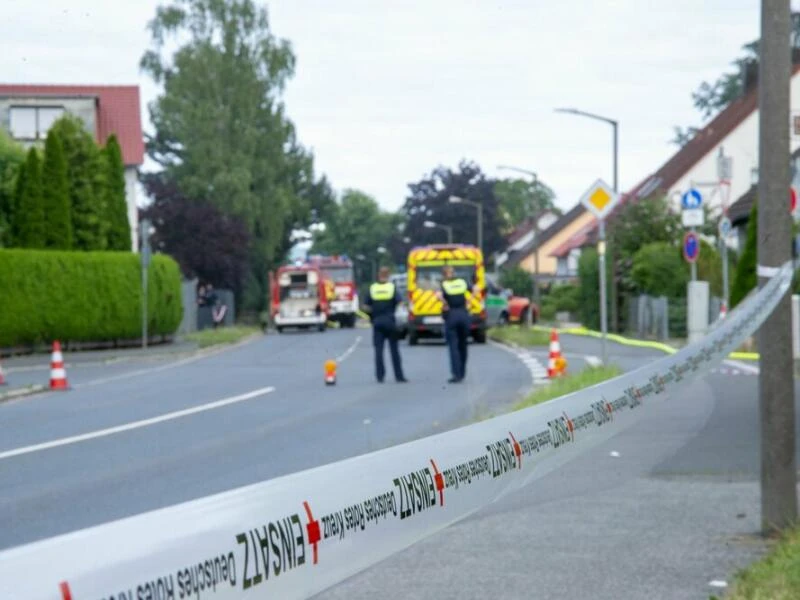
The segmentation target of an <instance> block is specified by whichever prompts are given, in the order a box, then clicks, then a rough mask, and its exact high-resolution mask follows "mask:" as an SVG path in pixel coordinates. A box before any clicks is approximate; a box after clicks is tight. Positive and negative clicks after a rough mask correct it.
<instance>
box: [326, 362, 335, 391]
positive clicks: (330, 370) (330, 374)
mask: <svg viewBox="0 0 800 600" xmlns="http://www.w3.org/2000/svg"><path fill="white" fill-rule="evenodd" d="M335 384H336V361H335V360H326V361H325V385H335Z"/></svg>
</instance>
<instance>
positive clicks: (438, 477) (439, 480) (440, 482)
mask: <svg viewBox="0 0 800 600" xmlns="http://www.w3.org/2000/svg"><path fill="white" fill-rule="evenodd" d="M431 466H432V467H433V473H434V475H433V481H434V483H435V484H436V491H437V492H439V506H444V477H443V476H442V474H441V473H439V468H438V467H437V466H436V463H435V462H433V459H431Z"/></svg>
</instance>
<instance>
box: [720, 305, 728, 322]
mask: <svg viewBox="0 0 800 600" xmlns="http://www.w3.org/2000/svg"><path fill="white" fill-rule="evenodd" d="M727 314H728V306H727V305H726V304H725V303H724V302H723V303H722V305H721V306H720V307H719V318H720V319H724V318H725V316H726V315H727Z"/></svg>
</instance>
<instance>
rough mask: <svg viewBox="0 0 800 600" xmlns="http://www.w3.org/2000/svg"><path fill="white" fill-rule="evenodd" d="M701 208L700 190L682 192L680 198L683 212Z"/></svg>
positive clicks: (701, 197) (701, 196)
mask: <svg viewBox="0 0 800 600" xmlns="http://www.w3.org/2000/svg"><path fill="white" fill-rule="evenodd" d="M702 206H703V195H702V194H701V193H700V190H698V189H696V188H691V189H690V190H689V191H688V192H684V193H683V195H682V196H681V208H682V209H683V210H692V209H695V208H700V207H702Z"/></svg>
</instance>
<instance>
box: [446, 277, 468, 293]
mask: <svg viewBox="0 0 800 600" xmlns="http://www.w3.org/2000/svg"><path fill="white" fill-rule="evenodd" d="M442 289H444V293H445V294H447V295H448V296H460V295H462V294H466V293H467V290H469V287H468V286H467V282H466V281H464V280H463V279H460V278H459V279H446V280H444V281H442Z"/></svg>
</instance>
